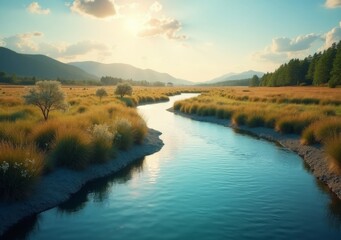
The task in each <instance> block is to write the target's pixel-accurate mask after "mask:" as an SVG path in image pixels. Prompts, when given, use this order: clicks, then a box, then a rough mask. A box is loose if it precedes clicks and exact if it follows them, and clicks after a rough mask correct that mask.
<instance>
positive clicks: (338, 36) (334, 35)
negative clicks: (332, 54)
mask: <svg viewBox="0 0 341 240" xmlns="http://www.w3.org/2000/svg"><path fill="white" fill-rule="evenodd" d="M325 39H326V42H325V45H324V46H323V49H327V48H329V47H330V46H331V45H332V44H333V43H338V42H339V41H340V40H341V22H340V23H339V26H338V27H335V28H333V29H332V30H330V31H329V32H327V33H326V35H325Z"/></svg>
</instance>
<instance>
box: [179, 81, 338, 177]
mask: <svg viewBox="0 0 341 240" xmlns="http://www.w3.org/2000/svg"><path fill="white" fill-rule="evenodd" d="M340 105H341V89H332V90H331V89H327V88H301V87H299V88H298V87H297V88H271V89H269V88H252V89H245V88H225V89H219V90H218V89H211V90H210V91H209V92H206V93H203V94H201V95H200V96H199V97H196V98H192V99H187V100H184V101H178V102H175V103H174V110H176V111H181V112H183V113H187V114H196V115H200V116H215V117H217V118H220V119H230V120H231V122H232V124H233V125H235V126H242V125H246V126H248V127H269V128H273V129H275V130H276V131H278V132H281V133H284V134H301V142H302V144H315V143H322V144H323V145H324V146H325V149H326V153H327V154H328V155H329V156H330V159H334V160H333V161H336V162H341V160H340V155H339V152H340V151H341V144H340V134H341V106H340ZM334 166H338V165H337V164H334ZM340 169H341V164H340ZM340 172H341V171H340Z"/></svg>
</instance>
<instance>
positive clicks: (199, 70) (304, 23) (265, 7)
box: [0, 0, 341, 82]
mask: <svg viewBox="0 0 341 240" xmlns="http://www.w3.org/2000/svg"><path fill="white" fill-rule="evenodd" d="M0 14H1V15H0V20H1V21H0V27H1V29H2V31H1V34H0V46H4V47H7V48H9V49H11V50H14V51H16V52H19V53H30V54H44V55H47V56H49V57H52V58H56V59H57V60H59V61H62V62H65V63H68V62H75V61H96V62H102V63H124V64H130V65H133V66H135V67H138V68H143V69H153V70H155V71H158V72H164V73H168V74H171V75H172V76H174V77H177V78H181V79H186V80H190V81H194V82H199V81H206V80H210V79H212V78H215V77H218V76H221V75H224V74H226V73H230V72H236V73H239V72H244V71H248V70H255V71H262V72H267V71H273V70H275V69H276V68H277V67H278V66H279V65H280V64H282V63H284V62H286V61H288V60H289V59H291V58H303V57H305V56H308V55H309V54H313V53H314V52H317V51H321V50H323V49H325V48H327V47H329V46H331V44H332V43H333V42H338V41H340V40H341V0H301V1H295V0H287V1H283V0H276V1H271V2H270V1H267V0H257V1H255V0H243V1H240V0H228V1H227V0H215V1H195V0H187V1H185V2H184V1H181V0H172V1H166V0H159V1H155V0H145V1H143V3H142V2H141V1H136V0H135V1H134V0H116V1H113V0H92V1H87V0H70V1H65V2H64V1H57V0H50V1H27V0H24V1H18V0H13V1H7V2H5V3H2V5H1V9H0Z"/></svg>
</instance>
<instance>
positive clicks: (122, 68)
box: [69, 61, 193, 85]
mask: <svg viewBox="0 0 341 240" xmlns="http://www.w3.org/2000/svg"><path fill="white" fill-rule="evenodd" d="M69 65H72V66H75V67H78V68H80V69H83V70H84V71H87V72H90V73H91V74H94V75H96V76H97V77H99V78H100V77H102V76H111V77H117V78H123V79H132V80H135V81H142V80H146V81H148V82H163V83H168V82H171V83H173V84H175V85H191V84H193V82H190V81H187V80H184V79H179V78H175V77H173V76H171V75H169V74H168V73H160V72H156V71H154V70H151V69H141V68H137V67H134V66H131V65H129V64H123V63H111V64H104V63H99V62H92V61H88V62H71V63H69Z"/></svg>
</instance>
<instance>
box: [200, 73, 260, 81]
mask: <svg viewBox="0 0 341 240" xmlns="http://www.w3.org/2000/svg"><path fill="white" fill-rule="evenodd" d="M254 75H257V76H258V77H262V76H263V75H264V73H263V72H258V71H254V70H249V71H245V72H241V73H227V74H224V75H222V76H220V77H217V78H213V79H211V80H209V81H206V82H204V83H205V84H213V83H219V82H226V81H234V80H244V79H249V78H252V77H253V76H254Z"/></svg>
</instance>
